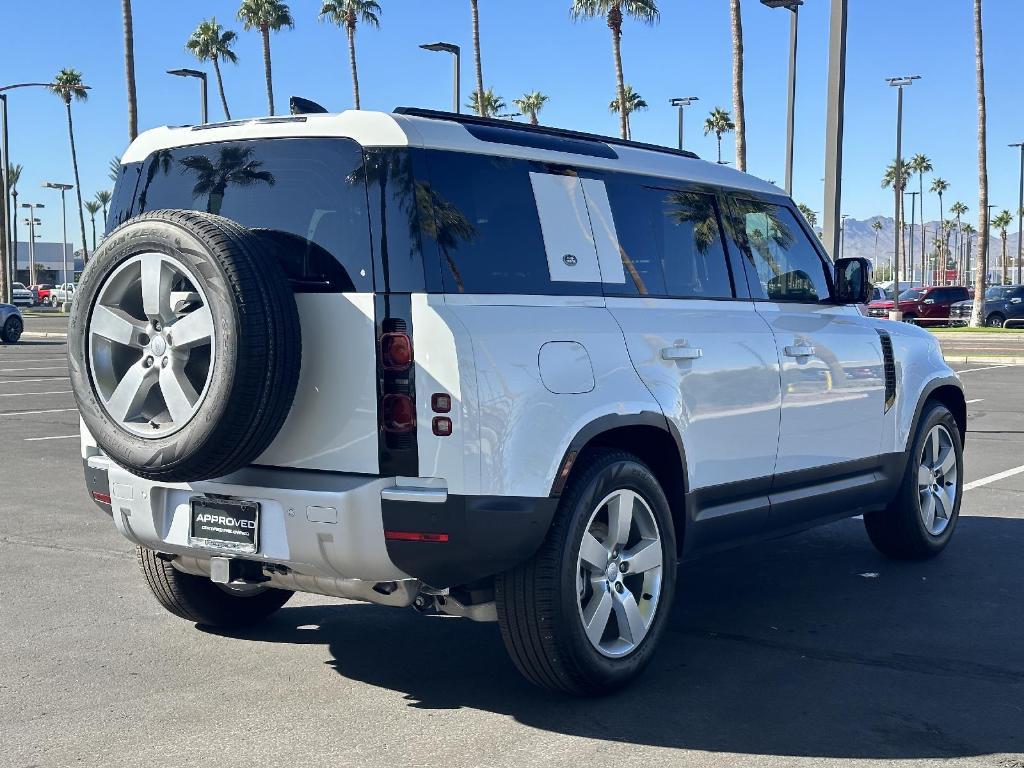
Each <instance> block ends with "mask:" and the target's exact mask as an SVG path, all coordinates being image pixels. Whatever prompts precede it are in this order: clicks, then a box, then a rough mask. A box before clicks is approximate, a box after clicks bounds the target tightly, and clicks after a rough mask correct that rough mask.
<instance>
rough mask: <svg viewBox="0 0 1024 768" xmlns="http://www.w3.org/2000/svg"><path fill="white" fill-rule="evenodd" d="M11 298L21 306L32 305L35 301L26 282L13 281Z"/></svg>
mask: <svg viewBox="0 0 1024 768" xmlns="http://www.w3.org/2000/svg"><path fill="white" fill-rule="evenodd" d="M11 300H12V301H13V302H14V304H15V305H16V306H19V307H31V306H32V305H33V304H34V303H35V297H34V296H33V295H32V291H30V290H29V289H28V288H26V287H25V285H24V283H11Z"/></svg>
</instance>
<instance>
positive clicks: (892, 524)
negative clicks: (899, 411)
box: [864, 401, 964, 560]
mask: <svg viewBox="0 0 1024 768" xmlns="http://www.w3.org/2000/svg"><path fill="white" fill-rule="evenodd" d="M963 467H964V449H963V442H962V441H961V438H960V429H959V427H958V426H957V423H956V419H954V418H953V414H952V413H951V412H950V411H949V409H948V408H946V406H944V405H942V404H941V403H937V402H934V401H933V402H931V403H929V404H928V406H926V408H925V411H924V413H923V414H922V416H921V422H920V424H919V425H918V428H917V434H916V435H915V437H914V442H913V445H912V447H911V450H910V458H909V460H908V461H907V469H906V472H904V475H903V480H902V482H901V485H900V489H899V492H898V493H897V494H896V498H895V499H894V500H893V501H892V502H891V503H890V504H889V506H888V507H886V508H885V509H883V510H878V511H876V512H868V513H866V514H865V515H864V525H865V527H866V528H867V532H868V537H869V538H870V539H871V543H872V544H874V545H875V548H876V549H878V551H879V552H881V553H882V554H883V555H886V556H888V557H892V558H895V559H897V560H925V559H927V558H930V557H935V556H936V555H937V554H939V553H940V552H941V551H942V550H943V549H945V548H946V545H947V544H948V543H949V540H950V538H952V536H953V530H954V529H955V528H956V522H957V520H958V519H959V517H960V497H961V496H962V494H963V486H964V479H963Z"/></svg>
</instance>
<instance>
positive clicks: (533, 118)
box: [530, 110, 540, 125]
mask: <svg viewBox="0 0 1024 768" xmlns="http://www.w3.org/2000/svg"><path fill="white" fill-rule="evenodd" d="M530 125H540V120H538V119H537V110H533V111H532V112H530Z"/></svg>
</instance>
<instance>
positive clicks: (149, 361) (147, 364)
mask: <svg viewBox="0 0 1024 768" xmlns="http://www.w3.org/2000/svg"><path fill="white" fill-rule="evenodd" d="M142 364H143V365H144V366H145V367H146V368H150V367H152V365H153V358H152V357H149V356H147V357H146V359H145V360H143V361H142Z"/></svg>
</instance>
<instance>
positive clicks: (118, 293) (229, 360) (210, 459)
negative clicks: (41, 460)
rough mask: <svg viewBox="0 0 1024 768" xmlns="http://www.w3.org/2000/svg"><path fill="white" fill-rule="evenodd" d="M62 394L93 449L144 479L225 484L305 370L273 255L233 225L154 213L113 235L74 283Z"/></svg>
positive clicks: (206, 217) (260, 442) (273, 427)
mask: <svg viewBox="0 0 1024 768" xmlns="http://www.w3.org/2000/svg"><path fill="white" fill-rule="evenodd" d="M68 356H69V358H70V374H71V384H72V388H73V389H74V392H75V399H76V400H77V401H78V407H79V410H80V411H81V413H82V419H83V420H84V422H85V426H86V427H87V428H88V429H89V431H90V432H91V433H92V436H93V437H94V438H95V439H96V442H97V443H98V444H99V446H100V448H102V449H103V451H104V452H105V453H106V454H107V455H108V456H109V457H110V458H111V459H113V460H114V461H115V462H117V463H118V464H120V465H121V466H123V467H125V468H126V469H128V470H129V471H130V472H132V473H134V474H136V475H139V476H141V477H145V478H148V479H151V480H161V481H172V482H176V481H192V480H203V479H206V478H210V477H218V476H222V475H226V474H229V473H230V472H233V471H235V470H237V469H240V468H241V467H243V466H245V465H247V464H250V463H251V462H252V461H253V460H254V459H255V458H256V457H257V456H259V455H260V454H261V453H262V452H263V451H264V450H265V449H266V448H267V446H269V445H270V443H271V441H272V440H273V439H274V437H275V436H276V435H277V433H278V431H279V430H280V429H281V425H282V424H283V423H284V420H285V418H286V417H287V415H288V410H289V409H290V408H291V404H292V399H293V398H294V396H295V388H296V385H297V383H298V377H299V367H300V365H301V361H302V344H301V338H300V330H299V316H298V310H297V309H296V306H295V297H294V295H293V293H292V290H291V286H290V285H289V283H288V280H287V278H286V276H285V274H284V272H283V271H282V269H281V267H280V265H279V263H278V261H277V259H276V258H274V254H273V253H271V252H270V251H268V250H267V246H266V245H265V244H264V242H263V241H261V239H260V238H259V237H257V236H256V235H254V234H253V233H251V232H249V231H248V230H246V229H244V228H243V227H240V226H239V225H238V224H236V223H234V222H232V221H231V220H229V219H225V218H222V217H220V216H213V215H210V214H205V213H196V212H192V211H153V212H150V213H145V214H142V215H141V216H138V217H136V218H134V219H131V220H130V221H128V222H126V223H125V224H123V225H121V226H120V227H118V228H117V229H116V230H114V231H113V232H112V233H111V234H110V236H109V237H108V238H107V239H106V240H105V241H104V243H103V245H102V246H101V247H100V248H99V249H97V251H96V253H95V254H94V255H93V257H92V259H91V260H90V261H89V265H88V267H86V270H85V273H84V274H83V275H82V280H81V283H80V284H79V286H78V290H77V294H76V297H75V301H74V304H73V305H72V314H71V322H70V327H69V333H68Z"/></svg>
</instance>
